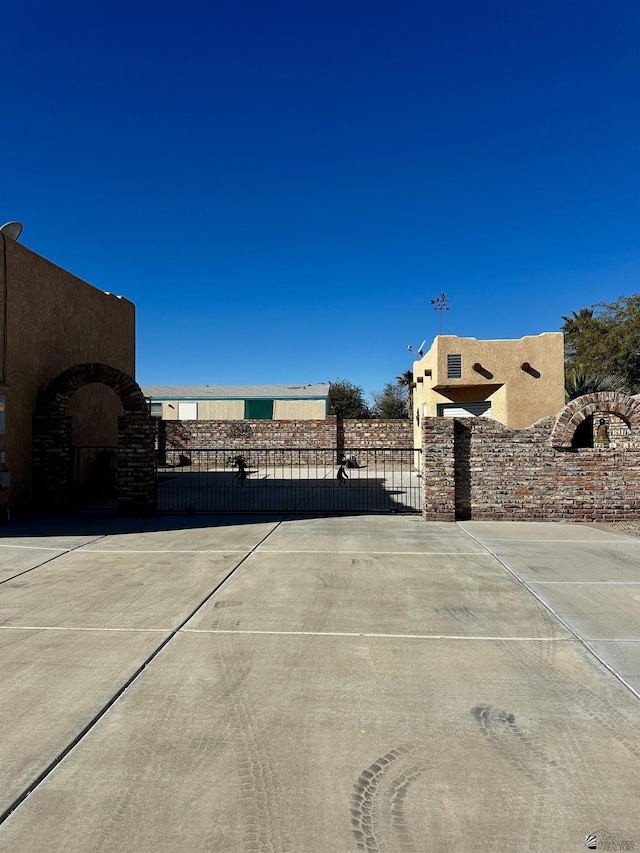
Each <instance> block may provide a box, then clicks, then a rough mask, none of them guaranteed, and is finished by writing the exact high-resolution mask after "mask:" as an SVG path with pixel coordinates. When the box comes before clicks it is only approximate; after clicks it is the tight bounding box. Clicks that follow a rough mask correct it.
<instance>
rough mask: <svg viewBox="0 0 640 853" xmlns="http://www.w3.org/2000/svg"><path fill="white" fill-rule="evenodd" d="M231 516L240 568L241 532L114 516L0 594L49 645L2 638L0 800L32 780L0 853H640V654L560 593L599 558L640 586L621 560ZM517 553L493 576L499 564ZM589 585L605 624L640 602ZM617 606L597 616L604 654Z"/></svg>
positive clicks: (607, 538) (369, 523) (524, 544)
mask: <svg viewBox="0 0 640 853" xmlns="http://www.w3.org/2000/svg"><path fill="white" fill-rule="evenodd" d="M238 520H239V521H242V523H241V524H240V525H239V528H240V529H239V530H238V531H237V536H236V537H235V542H236V543H237V545H236V547H237V550H234V548H233V542H234V527H233V519H232V518H229V519H226V520H224V522H221V520H216V521H215V522H214V523H211V522H210V521H207V520H206V519H204V518H193V517H190V518H187V517H179V518H165V519H163V518H156V519H148V520H144V521H135V520H125V521H123V522H122V526H121V527H119V526H118V524H117V523H116V521H117V520H116V521H110V522H109V524H108V525H107V524H105V525H104V526H103V527H102V528H100V529H101V530H103V531H105V532H104V537H106V538H103V539H102V540H101V541H100V542H94V543H93V544H89V545H88V546H85V547H83V548H82V549H80V550H78V551H74V552H73V553H67V554H62V555H61V556H59V557H56V558H54V559H53V560H52V561H51V562H50V563H48V564H47V565H46V566H43V567H42V568H37V569H34V570H33V571H31V572H28V573H27V574H26V575H23V576H21V577H19V578H16V579H15V580H11V581H8V582H6V583H2V584H0V612H3V613H5V614H6V615H7V616H8V617H9V618H10V619H11V620H12V621H13V624H15V625H25V626H26V625H28V624H29V623H31V625H34V624H36V623H35V621H34V620H35V619H38V620H44V623H45V624H47V625H49V628H48V629H47V630H46V631H29V630H27V629H26V628H17V627H12V628H4V629H2V628H0V641H2V638H5V640H6V638H8V640H6V642H7V643H8V644H9V645H13V646H15V649H14V650H13V651H11V652H10V653H9V654H8V656H5V655H2V657H0V663H4V665H5V670H3V669H2V668H1V667H0V677H2V682H0V683H2V684H3V689H4V684H5V681H6V683H8V684H9V688H10V689H9V691H8V692H7V693H6V699H5V693H4V692H3V693H2V694H1V697H0V711H2V713H3V719H4V720H5V721H6V723H5V727H6V729H7V733H6V736H5V737H4V738H3V741H2V745H0V758H2V759H4V750H5V746H4V744H6V750H7V754H8V753H9V752H10V753H11V754H13V753H14V752H15V755H16V758H15V761H14V764H13V765H11V764H10V763H9V764H8V765H7V768H8V769H7V771H6V772H7V776H8V777H9V778H10V784H9V785H8V786H7V790H8V794H7V797H6V799H5V800H4V802H12V801H13V797H14V796H15V795H16V792H18V793H19V792H21V791H24V790H25V787H26V786H31V785H33V786H34V787H33V790H32V793H31V794H30V795H29V797H28V798H26V799H24V800H22V801H21V802H20V804H19V806H18V807H17V809H16V810H15V811H14V812H13V813H12V814H11V815H10V816H9V817H8V818H7V819H6V820H5V821H4V822H3V823H2V824H1V825H0V853H26V851H29V853H32V851H34V850H37V851H38V853H41V851H44V853H63V851H64V853H91V851H111V850H136V851H142V853H145V851H153V853H164V851H171V853H175V851H177V850H180V851H182V850H188V851H195V853H198V852H199V851H207V853H210V851H212V850H215V851H216V853H218V851H221V853H257V851H271V853H275V851H278V853H284V851H288V853H298V851H300V853H334V851H336V853H337V852H338V851H340V853H342V851H344V853H347V851H349V850H354V851H357V850H360V851H365V853H414V852H415V853H417V851H425V850H438V851H439V850H456V851H461V853H466V851H471V850H476V849H479V848H481V847H483V846H486V847H488V848H489V849H493V850H500V851H502V850H505V851H510V853H520V852H522V853H530V851H531V850H532V849H533V850H540V851H543V850H547V849H549V850H572V849H576V850H578V849H583V843H584V838H585V836H586V835H587V834H590V833H596V832H599V831H600V830H602V829H603V828H606V829H607V830H609V831H610V832H612V833H615V834H616V836H617V838H619V839H627V840H629V841H630V842H633V843H634V844H635V847H636V849H637V848H639V847H640V825H639V824H638V820H637V803H638V802H639V801H640V774H639V773H638V767H639V766H640V747H639V746H638V744H639V743H640V702H639V701H638V696H637V695H634V693H633V692H632V690H629V689H628V688H627V687H626V686H625V684H624V683H623V681H621V680H620V679H621V678H622V679H624V678H625V675H624V673H628V674H629V679H627V683H630V679H631V678H635V675H634V673H637V672H638V671H639V670H640V666H638V660H637V657H636V654H635V650H636V649H637V648H638V646H639V645H640V643H638V642H633V643H628V642H623V641H622V640H620V639H616V640H615V641H607V640H605V639H603V637H602V636H601V637H600V638H599V639H591V640H589V639H588V637H587V636H586V635H587V634H589V633H591V629H592V628H593V627H594V623H593V622H589V623H588V624H587V623H585V625H584V626H582V627H581V626H580V625H579V624H578V620H579V619H582V618H585V619H586V618H587V617H588V610H587V607H586V601H585V600H583V599H582V598H581V595H582V593H581V584H582V583H583V582H582V581H580V582H579V583H574V582H565V581H566V579H567V578H574V577H576V576H577V575H576V572H578V571H579V570H580V569H581V570H582V571H583V572H584V573H586V574H588V573H589V572H590V573H591V575H592V576H596V563H595V560H596V559H597V558H598V555H600V556H601V555H602V550H599V549H602V547H603V545H602V543H606V545H605V547H607V548H609V549H610V556H609V557H608V558H607V559H608V560H609V562H610V564H611V565H610V567H609V574H608V575H607V577H609V578H611V577H613V576H614V575H615V576H616V577H618V576H620V577H622V573H623V572H627V573H628V572H630V571H631V564H632V562H633V553H632V551H630V550H629V548H628V547H627V546H628V544H629V543H628V542H627V543H626V544H625V543H624V542H622V547H621V549H620V550H619V551H618V550H616V549H617V548H618V544H617V539H616V537H614V538H613V539H612V538H611V535H610V534H607V533H606V531H601V530H596V529H594V528H590V527H588V526H585V525H575V526H571V525H552V524H550V525H538V524H522V525H512V524H505V523H502V524H498V525H497V526H492V527H491V528H485V529H486V530H488V531H489V533H490V534H491V535H490V537H488V538H482V536H480V535H479V530H480V528H478V527H477V523H473V524H474V527H473V532H472V533H471V531H470V533H471V535H470V534H469V533H467V532H466V531H465V529H463V527H461V526H460V525H455V524H437V523H436V524H433V523H432V524H426V523H425V522H423V521H422V520H421V519H420V518H418V517H412V516H366V517H354V516H349V517H342V518H335V517H334V518H302V519H297V518H296V519H294V518H290V519H287V520H284V521H282V523H278V522H279V519H277V518H275V517H272V518H271V519H269V520H265V519H259V518H254V519H253V520H251V519H250V518H249V517H244V519H238ZM96 524H98V522H91V523H89V521H87V520H81V521H80V522H79V523H77V524H74V522H73V521H70V522H69V526H68V527H64V525H59V526H58V527H57V528H56V529H55V530H54V528H49V529H48V531H47V532H46V535H45V534H43V536H42V537H38V536H36V535H35V534H34V535H33V536H32V537H28V538H29V541H30V542H31V544H35V545H38V544H39V543H40V544H42V543H43V542H45V543H46V541H47V538H48V537H49V536H50V535H53V533H54V532H55V533H56V535H73V534H74V533H75V534H78V535H79V534H80V533H86V532H87V531H88V530H91V531H92V532H94V533H95V532H96V531H98V532H99V530H98V527H96V526H95V525H96ZM261 524H266V525H267V526H266V528H265V529H264V531H263V532H262V537H264V536H266V537H267V538H266V539H264V541H261V538H257V537H258V536H259V535H260V531H259V529H258V527H259V525H261ZM479 524H484V523H479ZM269 525H270V526H269ZM465 527H466V525H465ZM252 528H253V532H252V533H251V532H248V531H251V529H252ZM559 530H561V531H562V536H561V537H559V536H558V531H559ZM23 532H24V531H23ZM537 533H539V534H540V539H539V540H536V544H533V545H530V544H528V540H529V539H536V535H537ZM594 534H595V536H594ZM21 535H23V534H22V533H21ZM472 536H473V537H475V538H472ZM483 536H484V534H483ZM556 539H560V541H559V542H556ZM483 543H484V544H483ZM556 545H558V546H560V547H561V548H562V549H565V548H566V550H563V552H562V553H561V554H559V555H558V556H557V557H556V559H555V562H556V564H557V566H558V567H559V568H558V569H557V571H558V572H562V574H556V575H554V576H553V577H552V578H551V580H553V578H554V577H555V578H560V579H561V580H562V581H563V582H562V583H553V582H544V583H543V581H545V578H546V579H547V581H548V579H549V577H550V576H548V575H547V576H545V575H543V574H542V572H538V574H537V575H536V581H535V583H536V584H537V586H536V587H535V588H534V584H533V583H532V582H531V581H530V580H527V578H524V577H523V573H524V572H525V571H529V568H528V567H530V565H531V562H532V560H531V557H532V555H533V556H536V553H537V554H539V553H540V551H541V550H543V549H547V548H549V549H550V551H549V560H548V561H547V560H546V558H545V560H544V561H543V564H542V565H543V567H545V571H547V572H549V571H550V570H551V569H552V568H553V565H554V564H553V559H552V558H553V549H554V548H555V547H556ZM485 546H486V547H485ZM503 547H504V548H505V549H510V550H509V559H508V560H507V559H505V558H504V557H503V556H500V560H501V561H502V562H499V561H498V559H497V558H495V557H493V556H492V554H491V553H490V550H488V549H496V548H500V549H502V548H503ZM227 549H228V550H227ZM585 554H586V555H588V556H587V558H586V559H583V556H584V555H585ZM245 557H246V559H245ZM617 558H619V559H617ZM234 561H235V563H234ZM241 561H242V562H241ZM233 565H236V566H239V567H238V568H237V569H236V570H235V571H234V572H233V573H232V574H230V575H228V580H227V581H226V582H225V583H224V584H223V585H222V586H221V587H220V588H219V589H218V590H217V591H216V593H215V595H214V596H213V597H212V598H211V599H210V601H209V602H208V603H207V604H205V605H203V606H202V608H201V609H199V611H198V612H197V613H196V615H195V616H194V617H193V618H192V619H191V620H190V621H189V622H188V623H187V625H186V626H185V628H184V629H183V630H180V631H177V633H173V630H174V629H175V628H177V626H178V625H179V624H180V622H181V620H182V619H184V618H185V615H186V614H187V613H189V612H191V611H192V610H193V609H194V607H196V605H197V604H198V603H199V602H201V601H203V598H204V596H205V595H207V594H208V592H210V591H211V590H212V589H214V588H215V585H216V583H217V582H219V579H222V578H223V577H225V576H227V574H225V572H224V571H223V570H224V569H225V568H226V567H227V566H231V568H233ZM581 567H582V568H581ZM518 572H520V574H518ZM634 578H635V576H632V577H631V578H627V581H628V580H631V581H633V582H634V583H635V579H634ZM586 583H588V582H585V586H584V589H585V590H587V589H588V591H589V592H590V594H591V596H592V601H593V602H595V605H597V603H598V594H599V590H600V588H601V587H605V588H606V590H608V591H609V592H611V593H613V592H615V590H619V589H623V588H624V589H627V588H628V589H631V584H629V583H626V584H625V585H623V584H616V583H612V582H610V581H607V583H606V586H605V585H604V584H597V583H590V584H589V586H588V587H587V586H586ZM543 587H544V589H545V590H547V592H545V594H551V593H549V592H548V591H553V590H562V595H564V596H565V599H564V601H565V604H564V605H563V606H564V607H565V611H566V613H565V615H566V617H567V622H568V623H569V624H570V627H571V628H572V630H574V631H576V633H579V632H578V629H580V630H583V637H582V639H576V638H575V637H574V635H573V634H572V633H570V632H569V631H567V630H566V629H565V628H564V627H563V626H562V625H561V623H560V621H559V620H558V619H556V617H555V616H554V615H553V608H552V607H551V604H550V605H549V608H547V607H545V606H544V605H543V604H542V603H541V602H540V601H538V599H537V598H536V595H537V594H539V593H538V588H539V589H542V588H543ZM634 588H635V587H634ZM572 590H573V592H572ZM554 595H555V593H554ZM634 600H635V599H634V598H633V596H632V595H631V596H628V597H627V598H626V599H625V609H624V613H625V614H627V616H628V617H629V618H632V614H633V607H634V604H633V602H634ZM560 601H561V599H560V598H557V599H555V603H556V605H557V606H558V607H559V606H560ZM617 604H619V602H616V601H615V599H614V598H612V599H611V600H610V602H609V603H607V600H606V598H605V599H602V605H603V606H601V607H600V608H599V610H598V613H599V618H601V619H602V626H601V627H602V629H603V631H604V630H605V629H606V631H607V633H606V634H604V635H603V636H604V637H613V636H615V633H616V631H615V620H616V619H617V618H618V608H617V606H616V605H617ZM572 608H573V610H572ZM575 614H577V615H575ZM574 617H575V618H574ZM571 619H574V623H575V624H571ZM65 626H67V627H68V626H71V627H72V628H73V630H67V627H65ZM149 628H153V629H158V628H161V629H162V630H148V629H149ZM123 629H126V630H123ZM23 635H24V636H25V637H27V638H29V640H28V642H27V641H22V640H20V639H19V638H20V637H21V636H23ZM593 636H595V635H593ZM167 637H168V638H170V639H169V641H168V643H167V644H166V646H164V648H163V650H162V651H161V652H160V653H159V654H158V655H157V656H155V657H154V658H153V660H152V661H151V662H150V663H149V665H148V666H146V667H145V668H144V669H143V670H141V671H140V672H139V674H138V675H137V677H136V678H135V680H134V681H133V682H132V683H131V685H130V686H129V687H128V688H127V690H126V691H124V692H122V693H121V695H120V692H121V691H122V689H123V686H124V685H125V684H126V683H127V679H128V678H129V677H130V676H131V673H132V672H135V671H136V668H137V666H140V663H138V662H139V661H144V660H146V659H147V657H148V654H149V653H151V652H150V650H156V649H157V648H158V645H159V643H160V642H162V641H163V639H164V638H167ZM15 638H18V639H17V640H16V639H15ZM98 638H101V639H98ZM589 648H592V649H593V653H591V652H590V651H589ZM599 658H600V659H599ZM601 661H605V662H606V666H605V665H603V664H602V662H601ZM616 666H617V667H618V669H617V670H616ZM607 667H611V670H614V671H615V672H618V674H619V675H620V678H618V677H616V675H615V672H612V671H610V669H608V668H607ZM6 673H8V675H7V674H6ZM85 683H86V689H85V691H84V693H86V695H84V693H83V687H84V686H85ZM116 696H118V697H119V698H117V701H114V702H113V704H111V705H109V708H108V710H107V711H106V713H105V714H104V715H102V716H101V717H100V719H99V720H97V721H96V722H95V725H92V726H90V728H89V729H88V730H87V731H86V732H85V733H84V734H83V736H82V737H81V738H80V740H79V742H78V743H77V745H75V746H73V749H71V750H70V751H69V752H68V754H67V755H66V757H65V758H64V760H62V761H61V762H60V763H59V764H58V765H57V766H56V767H55V769H52V771H51V772H50V773H49V774H48V775H46V778H43V779H42V780H41V781H39V780H38V773H39V772H41V768H45V767H48V766H49V765H50V764H51V763H52V762H55V761H56V758H57V757H59V756H60V755H61V753H62V752H64V751H65V750H66V749H67V748H69V747H70V746H71V745H72V744H73V742H74V738H75V737H77V736H78V734H79V733H82V731H83V728H84V726H86V725H87V721H91V720H92V719H93V717H95V714H96V713H98V711H99V709H100V708H104V707H105V705H106V704H108V703H109V702H110V701H112V700H114V699H115V697H116ZM3 700H4V704H2V702H3ZM96 708H98V711H96V710H95V709H96ZM51 709H53V717H52V719H53V725H52V726H51V727H49V726H48V722H47V721H48V714H49V712H50V710H51ZM49 728H51V730H49ZM31 733H33V734H31ZM31 740H32V741H33V743H31V742H30V741H31ZM30 750H31V751H30ZM1 763H2V762H0V764H1ZM1 772H2V771H1V770H0V782H1V781H4V777H2V775H1ZM30 774H33V778H32V779H31V780H28V779H27V777H28V776H29V775H30ZM14 779H15V780H17V781H13V780H14ZM25 780H26V781H25ZM5 807H6V806H5Z"/></svg>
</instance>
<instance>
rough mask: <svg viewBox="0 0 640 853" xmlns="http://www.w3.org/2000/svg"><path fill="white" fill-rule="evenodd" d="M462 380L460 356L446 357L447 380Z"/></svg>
mask: <svg viewBox="0 0 640 853" xmlns="http://www.w3.org/2000/svg"><path fill="white" fill-rule="evenodd" d="M461 378H462V356H461V355H448V356H447V379H461Z"/></svg>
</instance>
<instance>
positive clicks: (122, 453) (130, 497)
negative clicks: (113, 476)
mask: <svg viewBox="0 0 640 853" xmlns="http://www.w3.org/2000/svg"><path fill="white" fill-rule="evenodd" d="M156 433H157V419H156V418H152V417H151V416H150V415H148V414H147V413H146V412H140V411H137V412H129V413H128V414H127V415H123V416H121V417H119V418H118V449H117V451H116V466H117V470H118V477H117V483H118V513H119V514H120V515H128V516H147V515H151V514H152V513H153V512H154V511H155V508H156Z"/></svg>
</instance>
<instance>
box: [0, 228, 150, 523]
mask: <svg viewBox="0 0 640 853" xmlns="http://www.w3.org/2000/svg"><path fill="white" fill-rule="evenodd" d="M5 245H6V270H7V276H6V281H3V282H2V283H1V286H0V292H1V293H2V294H3V297H2V299H3V304H2V310H3V311H5V310H6V319H7V340H6V348H5V352H6V358H3V362H4V363H3V365H2V371H1V372H0V382H1V381H2V380H4V385H3V386H2V388H3V390H2V392H1V393H4V394H6V397H7V432H6V435H5V436H4V437H2V436H0V442H1V445H0V449H4V450H5V459H6V466H7V467H8V468H9V469H10V470H11V471H12V483H11V489H10V490H9V494H8V495H6V494H5V495H4V496H3V497H4V498H5V500H8V502H9V504H10V506H13V507H15V506H22V505H24V504H26V503H27V501H28V498H29V492H30V479H31V428H32V423H31V422H32V417H33V413H34V411H35V407H36V401H37V398H38V394H39V393H41V392H42V391H44V390H45V389H46V387H47V385H48V384H49V383H50V382H51V381H52V380H53V379H55V378H56V376H58V375H59V374H60V373H62V372H63V371H64V370H66V369H67V368H69V367H72V366H73V365H75V364H79V363H82V362H100V363H104V364H109V365H112V366H113V367H116V368H118V369H119V370H122V371H123V372H124V373H127V374H129V375H131V376H133V375H134V372H135V307H134V305H133V303H131V302H129V301H128V300H127V299H119V298H118V297H116V296H113V295H108V294H105V293H103V292H102V291H101V290H98V289H97V288H95V287H92V286H91V285H89V284H87V283H86V282H84V281H82V280H80V279H79V278H77V277H76V276H74V275H72V274H71V273H68V272H66V271H65V270H63V269H61V268H60V267H58V266H56V265H55V264H53V263H51V262H50V261H47V260H45V258H42V257H40V256H39V255H37V254H35V253H34V252H32V251H30V250H29V249H27V248H26V247H25V246H23V245H22V244H20V243H15V242H13V241H10V240H7V241H6V244H5V241H4V240H2V239H0V253H3V252H4V249H5ZM0 270H1V271H2V272H0V275H3V271H4V258H3V257H2V255H0ZM0 326H2V323H0ZM94 394H95V395H96V396H95V399H94V401H93V403H91V405H92V407H93V410H94V412H95V411H99V412H101V415H100V418H101V419H102V420H103V421H104V419H105V418H107V419H109V420H110V422H111V427H109V435H110V436H111V438H112V439H114V437H115V429H116V427H115V423H116V421H115V417H116V415H117V413H118V412H119V411H120V409H119V403H118V401H117V399H115V398H114V397H109V396H108V395H106V396H105V394H104V393H103V392H102V390H101V389H100V390H97V391H96V390H95V389H94V390H91V389H89V390H88V391H86V392H84V400H85V402H87V403H89V401H90V400H91V398H92V395H94ZM72 403H73V405H74V406H75V411H78V410H79V407H80V404H81V403H82V400H81V399H79V400H78V401H72ZM70 408H71V404H70ZM91 420H93V418H92V417H90V418H89V420H87V419H85V424H84V426H83V427H81V436H80V438H81V439H82V441H83V443H84V441H87V442H88V443H93V440H94V438H93V437H92V435H91V432H90V430H89V427H88V423H89V421H91ZM94 422H95V421H94ZM99 428H100V429H101V427H99ZM95 437H96V438H100V437H101V438H104V437H105V435H104V433H102V434H96V436H95Z"/></svg>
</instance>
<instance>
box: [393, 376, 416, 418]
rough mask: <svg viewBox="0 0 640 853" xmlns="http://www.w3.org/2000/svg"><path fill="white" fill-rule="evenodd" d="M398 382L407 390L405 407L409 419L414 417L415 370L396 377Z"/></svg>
mask: <svg viewBox="0 0 640 853" xmlns="http://www.w3.org/2000/svg"><path fill="white" fill-rule="evenodd" d="M396 382H397V383H398V385H399V386H400V387H401V388H404V389H405V405H406V407H407V417H408V418H411V417H413V388H412V387H411V386H412V384H413V370H405V371H404V373H401V374H400V376H396Z"/></svg>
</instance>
